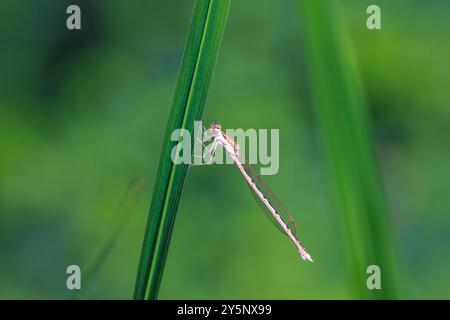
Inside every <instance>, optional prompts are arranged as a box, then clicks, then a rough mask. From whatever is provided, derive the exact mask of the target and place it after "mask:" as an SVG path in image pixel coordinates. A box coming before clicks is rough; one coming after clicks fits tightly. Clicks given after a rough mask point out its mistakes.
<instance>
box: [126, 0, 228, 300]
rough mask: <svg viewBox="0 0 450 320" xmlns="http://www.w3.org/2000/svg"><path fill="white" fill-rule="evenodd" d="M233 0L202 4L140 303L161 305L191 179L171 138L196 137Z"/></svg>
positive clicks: (164, 160)
mask: <svg viewBox="0 0 450 320" xmlns="http://www.w3.org/2000/svg"><path fill="white" fill-rule="evenodd" d="M229 6H230V0H197V1H196V3H195V7H194V13H193V16H192V20H191V25H190V27H189V32H188V36H187V42H186V47H185V50H184V55H183V60H182V63H181V68H180V72H179V74H178V79H177V85H176V88H175V93H174V97H173V101H172V108H171V113H170V116H169V121H168V124H167V128H166V133H165V137H164V146H163V150H162V153H161V157H160V163H159V170H158V176H157V179H156V182H155V187H154V192H153V198H152V204H151V207H150V212H149V218H148V222H147V228H146V231H145V236H144V243H143V246H142V252H141V258H140V262H139V268H138V274H137V279H136V285H135V291H134V298H135V299H156V297H157V294H158V289H159V285H160V282H161V277H162V274H163V269H164V264H165V259H166V256H167V251H168V247H169V243H170V238H171V233H172V228H173V224H174V220H175V214H176V211H177V208H178V202H179V198H180V194H181V190H182V187H183V182H184V178H185V176H186V173H187V169H188V167H187V165H184V164H182V165H174V164H173V162H172V160H171V151H172V148H173V147H174V146H175V144H176V143H175V142H172V141H171V139H170V135H171V133H172V131H173V130H175V129H178V128H184V129H187V130H189V131H190V132H193V127H194V121H196V120H200V119H201V116H202V113H203V107H204V104H205V99H206V95H207V92H208V87H209V83H210V80H211V75H212V71H213V68H214V65H215V62H216V60H217V55H218V53H219V49H220V44H221V41H222V36H223V32H224V28H225V23H226V18H227V15H228V11H229Z"/></svg>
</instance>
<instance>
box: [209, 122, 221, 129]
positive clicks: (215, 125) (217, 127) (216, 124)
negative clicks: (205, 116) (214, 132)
mask: <svg viewBox="0 0 450 320" xmlns="http://www.w3.org/2000/svg"><path fill="white" fill-rule="evenodd" d="M211 129H219V130H222V126H221V125H220V123H217V122H216V123H213V124H212V125H211Z"/></svg>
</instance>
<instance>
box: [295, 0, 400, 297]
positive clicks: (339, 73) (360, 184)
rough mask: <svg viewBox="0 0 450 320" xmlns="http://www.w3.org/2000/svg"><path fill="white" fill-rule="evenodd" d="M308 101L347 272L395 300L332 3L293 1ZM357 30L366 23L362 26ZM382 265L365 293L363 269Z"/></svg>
mask: <svg viewBox="0 0 450 320" xmlns="http://www.w3.org/2000/svg"><path fill="white" fill-rule="evenodd" d="M297 2H298V4H299V14H300V20H301V22H302V26H303V29H304V48H305V50H306V53H307V61H306V64H307V65H308V67H309V76H310V79H311V91H312V99H313V101H314V105H315V108H316V114H317V118H318V125H319V130H320V133H321V135H322V136H323V140H324V142H325V151H326V155H327V160H328V168H329V175H330V177H331V180H332V183H333V197H334V204H335V207H336V211H337V212H338V213H339V216H338V219H336V220H337V221H339V222H340V223H341V225H342V227H343V229H342V230H343V234H344V238H345V246H344V252H343V254H344V255H345V256H346V258H347V261H348V267H349V271H350V272H349V274H350V276H351V278H352V279H353V281H352V283H353V285H352V286H353V288H354V292H355V294H356V295H357V296H358V297H359V298H378V299H381V298H388V299H390V298H395V297H396V296H397V283H396V275H395V270H394V269H395V268H394V262H393V254H392V247H393V245H394V244H393V241H392V240H391V231H390V223H389V218H388V211H387V206H386V202H385V198H384V193H383V187H382V184H381V181H380V176H379V171H378V167H377V160H376V156H375V153H374V145H373V141H372V140H373V139H372V137H371V131H372V129H371V126H370V121H369V115H368V111H367V109H368V108H367V105H366V102H365V97H364V90H363V86H362V84H361V82H360V80H359V76H358V70H357V67H356V59H355V57H354V55H353V50H352V47H351V45H350V42H349V39H348V37H347V34H346V32H345V27H344V25H343V23H342V21H343V19H342V17H341V16H340V15H339V7H338V3H336V2H334V1H324V0H298V1H297ZM362 27H365V26H364V25H363V26H362ZM369 265H378V266H379V267H380V268H381V277H382V287H381V290H368V288H367V286H366V281H367V278H368V277H369V274H367V272H366V270H367V267H368V266H369Z"/></svg>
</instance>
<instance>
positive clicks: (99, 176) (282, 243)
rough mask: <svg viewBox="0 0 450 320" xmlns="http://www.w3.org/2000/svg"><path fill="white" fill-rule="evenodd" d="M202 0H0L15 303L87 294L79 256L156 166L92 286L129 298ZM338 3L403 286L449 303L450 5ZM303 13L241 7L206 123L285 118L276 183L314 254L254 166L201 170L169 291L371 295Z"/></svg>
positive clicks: (4, 240)
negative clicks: (255, 176)
mask: <svg viewBox="0 0 450 320" xmlns="http://www.w3.org/2000/svg"><path fill="white" fill-rule="evenodd" d="M69 4H78V5H80V7H81V10H82V30H80V31H69V30H67V29H66V26H65V23H66V18H67V14H66V13H65V12H66V8H67V6H68V5H69ZM193 4H194V1H192V0H191V1H175V0H168V1H147V0H133V1H132V2H123V1H122V2H120V1H114V2H111V1H105V0H104V1H75V2H73V1H56V0H53V1H52V0H45V1H31V0H28V1H20V2H18V1H10V0H6V1H2V2H1V3H0V13H1V17H2V18H1V19H0V298H2V299H10V298H20V299H23V298H26V299H35V298H41V299H69V298H73V296H72V294H71V293H70V292H69V291H68V290H67V288H66V278H67V274H66V272H65V271H66V267H67V266H68V265H71V264H77V265H80V266H81V268H82V270H83V267H84V266H85V265H86V263H87V261H88V260H89V259H90V257H92V255H93V254H94V253H95V252H96V250H98V247H99V245H100V244H101V243H102V241H103V240H104V239H105V237H106V236H107V235H108V231H109V230H111V228H113V226H114V225H115V221H116V219H117V218H118V216H119V215H120V207H121V202H122V200H123V198H124V196H125V195H126V194H127V190H128V186H129V184H130V182H131V181H133V179H136V177H142V178H145V181H147V184H146V186H145V188H144V189H143V191H142V192H140V193H139V194H137V195H136V197H137V200H136V201H135V203H134V206H132V210H130V212H129V218H128V220H129V221H128V223H127V224H126V225H124V230H123V232H122V233H121V234H120V235H119V237H118V239H117V241H116V243H115V245H114V247H113V249H112V250H111V252H110V254H108V255H107V256H106V258H105V260H104V261H103V263H102V265H101V266H100V267H99V268H98V270H96V273H95V275H94V276H93V277H91V279H90V281H89V287H86V288H85V290H84V291H83V294H82V296H81V297H82V298H91V299H109V298H111V299H118V298H122V299H129V298H131V296H132V292H133V287H134V281H135V277H136V271H137V265H138V259H139V254H140V250H141V245H142V239H143V234H144V229H145V223H146V220H147V213H148V208H149V204H150V199H151V194H152V191H153V190H152V189H153V183H154V180H155V177H156V170H157V165H158V160H159V155H160V150H161V147H162V136H163V134H164V129H165V124H166V121H167V118H168V114H169V108H170V104H171V99H172V94H173V90H174V87H175V82H176V77H177V72H178V68H179V64H180V59H181V56H182V52H183V46H184V42H185V37H186V33H187V29H188V26H189V20H190V16H191V13H192V8H193ZM339 4H340V6H341V11H342V15H341V16H340V17H341V18H342V19H343V21H342V22H343V23H345V24H346V25H347V29H348V31H349V34H350V39H351V41H352V46H353V49H354V51H355V54H356V57H357V60H358V68H359V72H360V74H361V77H362V80H363V84H364V88H365V90H366V95H367V100H368V105H369V107H370V115H371V117H372V123H373V127H374V132H373V134H374V137H375V139H376V151H377V156H378V160H379V164H380V168H381V171H382V178H383V184H384V188H385V191H386V196H387V201H388V206H389V213H390V219H389V221H390V223H391V226H390V228H391V229H392V230H393V232H394V234H393V243H392V244H391V245H392V248H393V250H394V252H395V255H396V257H395V258H396V264H397V267H398V270H399V272H400V275H401V276H400V279H399V282H400V283H401V288H402V290H401V293H400V296H399V297H400V298H441V299H442V298H450V274H449V270H450V253H449V249H448V244H449V243H450V215H449V213H450V212H449V208H450V203H449V202H450V201H449V199H448V198H449V197H448V193H449V190H450V183H449V181H450V170H449V163H450V148H449V147H450V145H449V136H450V126H449V123H450V121H449V120H450V93H449V90H448V87H449V83H450V60H449V58H448V57H450V41H449V40H448V35H449V34H450V19H448V16H449V15H448V12H450V3H449V2H448V1H438V0H435V1H432V2H426V1H419V0H415V1H412V0H409V1H406V0H404V1H400V0H399V1H359V0H354V1H350V0H342V1H339ZM369 4H378V5H379V6H380V7H381V10H382V30H380V31H369V30H368V29H367V28H366V18H367V14H366V8H367V6H368V5H369ZM299 19H300V16H299V15H298V12H297V8H296V6H295V3H294V1H288V0H286V1H273V0H258V1H234V2H233V3H232V5H231V10H230V15H229V19H228V24H227V27H226V31H225V35H224V40H223V45H222V50H221V53H220V56H219V60H218V63H217V66H216V69H215V73H214V77H213V80H212V83H211V88H210V92H209V96H208V99H207V102H206V107H205V113H204V123H205V125H208V124H209V123H210V122H213V121H220V122H221V123H222V125H223V126H224V127H229V128H280V170H279V173H278V174H277V175H275V176H269V177H266V180H267V182H268V183H269V184H270V186H271V187H272V189H273V190H274V191H275V192H276V193H277V194H278V195H279V197H280V198H281V199H282V200H283V202H284V203H285V205H286V206H287V207H288V208H290V211H292V213H293V215H294V217H295V218H296V220H297V224H298V225H299V230H300V234H301V240H302V241H303V242H304V243H305V245H306V246H307V248H308V249H309V250H310V252H311V253H312V255H313V256H314V258H315V260H316V262H315V263H313V264H306V263H303V262H302V261H300V259H299V257H298V255H297V253H296V252H295V250H293V248H292V246H291V244H290V243H289V242H288V240H287V239H286V238H285V237H283V236H282V235H281V234H280V233H279V232H278V231H276V230H275V228H274V227H273V226H272V225H271V224H270V223H269V222H268V220H267V219H266V218H265V217H264V214H263V213H262V212H261V211H260V209H259V208H258V205H257V204H256V203H255V201H254V199H253V197H252V196H251V194H250V191H249V190H248V187H247V186H246V184H245V181H244V180H243V178H242V177H241V176H240V175H239V172H238V170H236V169H235V168H234V167H232V166H210V167H198V168H197V167H195V168H191V169H190V170H189V172H188V176H187V178H186V183H185V186H184V190H183V194H182V197H181V202H180V206H179V210H178V214H177V219H176V223H175V228H174V232H173V238H172V242H171V246H170V251H169V255H168V259H167V264H166V269H165V272H164V276H163V281H162V286H161V291H160V296H159V297H160V298H162V299H182V298H185V299H302V298H306V299H315V298H324V299H345V298H357V296H355V294H354V293H353V291H352V290H351V286H350V284H349V274H348V272H347V267H346V265H345V263H344V260H345V259H344V255H345V253H344V252H343V245H342V237H343V235H342V234H341V229H340V228H338V227H337V223H336V213H335V212H334V210H333V207H332V206H331V205H330V204H329V203H330V201H329V198H330V196H329V192H328V186H327V184H328V178H327V176H326V174H325V170H324V166H325V165H324V163H325V160H324V152H323V148H322V144H321V141H320V134H319V133H318V128H317V122H316V119H315V112H314V110H313V106H312V103H311V101H310V97H309V95H310V93H309V90H310V86H311V83H309V80H308V79H309V78H308V76H307V70H308V66H307V65H306V64H307V60H306V59H305V48H304V43H305V42H304V41H302V30H301V27H302V24H301V23H300V21H299ZM293 141H295V144H294V143H293ZM84 285H87V284H84V283H83V282H82V286H83V287H84Z"/></svg>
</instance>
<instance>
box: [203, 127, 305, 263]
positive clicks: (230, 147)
mask: <svg viewBox="0 0 450 320" xmlns="http://www.w3.org/2000/svg"><path fill="white" fill-rule="evenodd" d="M208 131H209V132H206V133H205V136H206V137H207V138H208V139H211V138H213V142H212V144H211V147H210V150H209V153H210V155H211V156H212V155H213V154H214V152H215V150H216V148H217V147H218V146H219V145H220V146H222V147H223V148H224V149H225V150H226V152H227V153H228V154H229V155H230V156H231V158H232V159H233V161H234V163H235V164H236V166H237V167H238V169H239V171H240V172H241V173H242V175H243V176H244V178H245V180H246V181H247V183H248V185H249V186H250V188H251V189H252V191H253V192H254V193H255V194H256V196H257V197H258V199H259V201H261V202H262V203H263V204H264V206H265V208H266V209H267V210H268V211H269V212H270V214H271V215H272V217H273V218H274V219H275V220H276V222H277V223H278V225H279V226H280V227H281V230H282V231H283V232H284V233H285V234H286V235H287V236H288V237H289V239H290V240H291V241H292V242H293V243H294V245H295V246H296V248H297V251H298V252H299V253H300V256H301V257H302V259H303V260H305V261H311V262H312V261H313V260H312V258H311V256H310V255H309V253H308V252H307V251H306V249H305V248H304V247H303V245H302V244H301V243H300V241H299V240H298V239H297V237H296V236H295V234H294V233H293V232H292V230H291V228H289V227H288V225H287V224H286V222H285V221H284V220H283V219H282V217H281V216H280V215H279V214H278V213H277V211H276V210H275V208H274V207H273V206H272V204H271V203H270V202H269V200H268V199H267V198H266V197H265V196H264V194H263V192H261V190H260V188H259V187H258V186H257V185H256V183H255V181H254V180H253V178H252V177H251V176H250V175H249V173H248V172H247V171H246V168H247V169H250V170H249V171H250V172H251V171H253V170H251V166H250V165H246V168H244V165H243V163H242V162H241V160H240V154H239V146H238V144H237V143H236V142H235V141H234V140H233V139H232V138H231V137H229V136H228V135H227V134H225V133H224V132H223V131H222V129H221V126H220V124H217V123H216V124H213V125H212V126H211V127H210V129H209V130H208ZM260 182H262V180H260ZM265 189H266V192H268V193H272V192H271V191H270V190H267V189H268V187H267V186H265ZM263 190H264V189H263ZM275 200H278V199H277V198H276V197H275ZM277 202H278V201H277ZM279 206H280V207H281V210H283V211H284V212H285V213H286V214H287V216H288V219H289V221H290V222H291V224H292V227H293V228H294V230H295V223H294V221H293V219H292V217H291V215H290V214H289V212H287V210H285V209H284V206H283V205H282V204H281V203H279Z"/></svg>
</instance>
